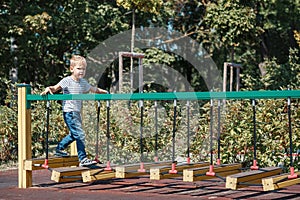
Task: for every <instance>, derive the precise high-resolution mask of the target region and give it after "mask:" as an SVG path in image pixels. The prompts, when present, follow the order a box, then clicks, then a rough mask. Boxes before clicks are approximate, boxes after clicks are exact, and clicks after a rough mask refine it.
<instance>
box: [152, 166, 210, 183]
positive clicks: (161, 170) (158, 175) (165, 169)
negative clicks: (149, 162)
mask: <svg viewBox="0 0 300 200" xmlns="http://www.w3.org/2000/svg"><path fill="white" fill-rule="evenodd" d="M205 166H209V162H201V163H192V164H187V163H181V164H178V165H176V170H177V173H176V174H171V173H169V171H170V170H171V169H172V167H171V165H169V166H158V167H151V168H150V180H161V179H166V178H173V177H179V176H182V171H183V170H184V169H189V168H196V167H205ZM178 172H179V173H178Z"/></svg>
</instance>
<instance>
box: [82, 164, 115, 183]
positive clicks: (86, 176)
mask: <svg viewBox="0 0 300 200" xmlns="http://www.w3.org/2000/svg"><path fill="white" fill-rule="evenodd" d="M115 174H116V173H115V169H114V167H112V170H108V171H106V170H105V169H104V168H103V169H89V170H86V171H82V172H81V176H82V182H84V183H87V182H92V181H97V180H107V179H112V178H115V177H116V175H115Z"/></svg>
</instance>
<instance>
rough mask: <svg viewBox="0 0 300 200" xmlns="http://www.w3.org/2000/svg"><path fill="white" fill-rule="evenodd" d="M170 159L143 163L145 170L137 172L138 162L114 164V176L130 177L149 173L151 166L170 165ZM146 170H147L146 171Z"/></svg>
mask: <svg viewBox="0 0 300 200" xmlns="http://www.w3.org/2000/svg"><path fill="white" fill-rule="evenodd" d="M171 164H172V161H161V162H150V163H144V169H145V170H146V172H138V169H140V163H135V164H128V165H120V166H116V178H132V177H136V176H141V175H146V174H149V170H150V168H151V167H156V166H165V165H171ZM147 171H148V172H147Z"/></svg>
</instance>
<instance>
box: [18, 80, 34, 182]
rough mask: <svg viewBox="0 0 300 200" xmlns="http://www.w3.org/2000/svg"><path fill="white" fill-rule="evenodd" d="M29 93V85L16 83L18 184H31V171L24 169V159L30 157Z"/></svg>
mask: <svg viewBox="0 0 300 200" xmlns="http://www.w3.org/2000/svg"><path fill="white" fill-rule="evenodd" d="M30 93H31V88H30V85H27V84H20V85H18V164H19V167H18V168H19V169H18V186H19V188H28V187H31V186H32V171H30V170H26V169H25V166H24V161H25V160H27V159H30V158H32V153H31V152H32V150H31V108H30V104H29V102H28V101H27V94H30Z"/></svg>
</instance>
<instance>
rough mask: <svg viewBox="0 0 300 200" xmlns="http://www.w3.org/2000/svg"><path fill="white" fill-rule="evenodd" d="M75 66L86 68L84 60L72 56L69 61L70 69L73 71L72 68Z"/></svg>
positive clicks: (80, 57)
mask: <svg viewBox="0 0 300 200" xmlns="http://www.w3.org/2000/svg"><path fill="white" fill-rule="evenodd" d="M77 65H79V66H83V67H86V66H87V64H86V59H85V58H84V57H82V56H79V55H73V56H72V58H71V59H70V68H71V69H73V67H75V66H77Z"/></svg>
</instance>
